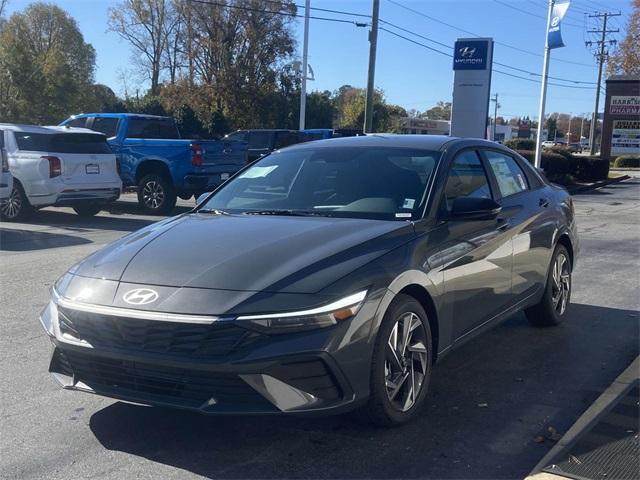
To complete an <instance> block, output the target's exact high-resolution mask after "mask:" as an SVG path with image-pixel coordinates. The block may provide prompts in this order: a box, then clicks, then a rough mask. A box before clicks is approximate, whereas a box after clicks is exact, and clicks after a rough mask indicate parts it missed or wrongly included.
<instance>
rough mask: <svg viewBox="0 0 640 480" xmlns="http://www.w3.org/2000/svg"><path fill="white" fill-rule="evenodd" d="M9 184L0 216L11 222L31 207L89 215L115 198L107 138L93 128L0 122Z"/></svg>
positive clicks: (116, 182) (116, 181)
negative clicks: (52, 207) (63, 208)
mask: <svg viewBox="0 0 640 480" xmlns="http://www.w3.org/2000/svg"><path fill="white" fill-rule="evenodd" d="M0 135H2V136H3V140H4V146H5V150H6V155H7V157H8V164H9V169H10V170H11V174H12V175H13V188H12V189H11V193H10V195H9V198H8V199H5V200H2V201H1V202H0V217H1V218H2V219H3V220H16V219H18V218H20V217H21V216H23V215H24V214H26V213H28V212H29V211H30V210H32V209H34V208H40V207H46V206H50V205H56V206H70V207H72V208H73V209H74V210H75V211H76V213H77V214H78V215H81V216H93V215H95V214H97V213H98V212H99V211H100V210H101V208H102V207H103V206H104V204H106V203H107V202H113V201H115V200H116V199H117V198H118V197H119V196H120V191H121V190H122V181H121V180H120V177H119V175H118V169H117V166H116V157H115V155H114V154H113V152H112V151H111V149H110V147H109V145H108V144H107V141H106V137H105V136H104V135H102V134H99V133H96V132H94V131H92V130H87V129H83V128H68V127H36V126H31V125H12V124H0Z"/></svg>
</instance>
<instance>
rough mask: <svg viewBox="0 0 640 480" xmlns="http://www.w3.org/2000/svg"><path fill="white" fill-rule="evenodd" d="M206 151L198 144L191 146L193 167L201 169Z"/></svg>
mask: <svg viewBox="0 0 640 480" xmlns="http://www.w3.org/2000/svg"><path fill="white" fill-rule="evenodd" d="M203 155H204V150H203V148H202V145H198V144H197V143H192V144H191V165H193V166H194V167H201V166H202V163H203V162H202V160H203Z"/></svg>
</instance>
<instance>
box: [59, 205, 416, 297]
mask: <svg viewBox="0 0 640 480" xmlns="http://www.w3.org/2000/svg"><path fill="white" fill-rule="evenodd" d="M414 235H415V233H414V230H413V226H412V224H411V223H410V222H395V221H379V220H364V219H348V218H327V217H281V216H264V215H216V214H206V213H202V214H198V213H195V214H186V215H183V216H179V217H174V218H172V219H168V220H165V221H163V222H159V223H157V224H154V225H151V226H149V227H146V228H144V229H142V230H140V231H138V232H135V233H133V234H130V235H127V236H126V237H124V238H122V239H120V240H119V241H117V242H115V243H113V244H111V245H109V246H107V247H106V248H104V249H102V250H99V251H98V252H96V253H94V254H93V255H91V256H90V257H88V258H87V259H85V260H84V261H82V262H81V263H79V264H78V265H76V266H75V267H74V268H72V270H71V272H70V273H73V274H74V275H78V276H82V277H89V278H99V279H103V280H117V281H119V282H123V283H127V284H144V285H159V286H168V287H180V288H181V287H185V288H208V289H219V290H235V291H253V292H274V293H275V292H281V293H315V292H318V291H320V290H321V289H323V288H325V287H326V286H328V285H330V284H331V283H333V282H335V281H336V280H338V279H340V278H342V277H344V276H345V275H347V274H349V273H350V272H352V271H354V270H355V269H357V268H359V267H361V266H362V265H365V264H366V263H368V262H370V261H372V260H373V259H375V258H377V257H379V256H381V255H383V254H385V253H387V252H389V251H390V250H392V249H393V248H395V247H397V246H399V245H402V244H403V243H406V242H407V241H409V240H410V239H411V238H412V237H413V236H414Z"/></svg>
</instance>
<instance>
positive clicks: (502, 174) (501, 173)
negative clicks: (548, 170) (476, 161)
mask: <svg viewBox="0 0 640 480" xmlns="http://www.w3.org/2000/svg"><path fill="white" fill-rule="evenodd" d="M484 153H485V155H486V156H487V161H488V162H489V168H491V171H493V174H494V175H495V176H496V181H497V182H498V189H499V190H500V196H501V197H503V198H504V197H508V196H510V195H515V194H516V193H520V192H522V191H524V190H527V189H528V188H529V185H528V183H527V176H526V175H525V174H524V172H523V171H522V169H521V168H520V165H518V164H517V163H516V161H515V160H514V159H513V158H512V157H510V156H509V155H506V154H504V153H499V152H493V151H490V150H489V151H486V152H484Z"/></svg>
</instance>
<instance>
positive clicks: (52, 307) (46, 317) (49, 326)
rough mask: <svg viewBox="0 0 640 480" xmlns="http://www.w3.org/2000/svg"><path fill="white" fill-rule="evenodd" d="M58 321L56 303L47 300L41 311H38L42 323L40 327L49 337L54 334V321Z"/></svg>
mask: <svg viewBox="0 0 640 480" xmlns="http://www.w3.org/2000/svg"><path fill="white" fill-rule="evenodd" d="M57 321H58V307H57V306H56V304H55V303H54V302H53V301H52V300H49V303H47V306H46V307H44V309H43V310H42V312H41V313H40V323H41V324H42V328H44V331H45V332H47V335H49V336H50V337H55V336H56V323H57Z"/></svg>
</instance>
